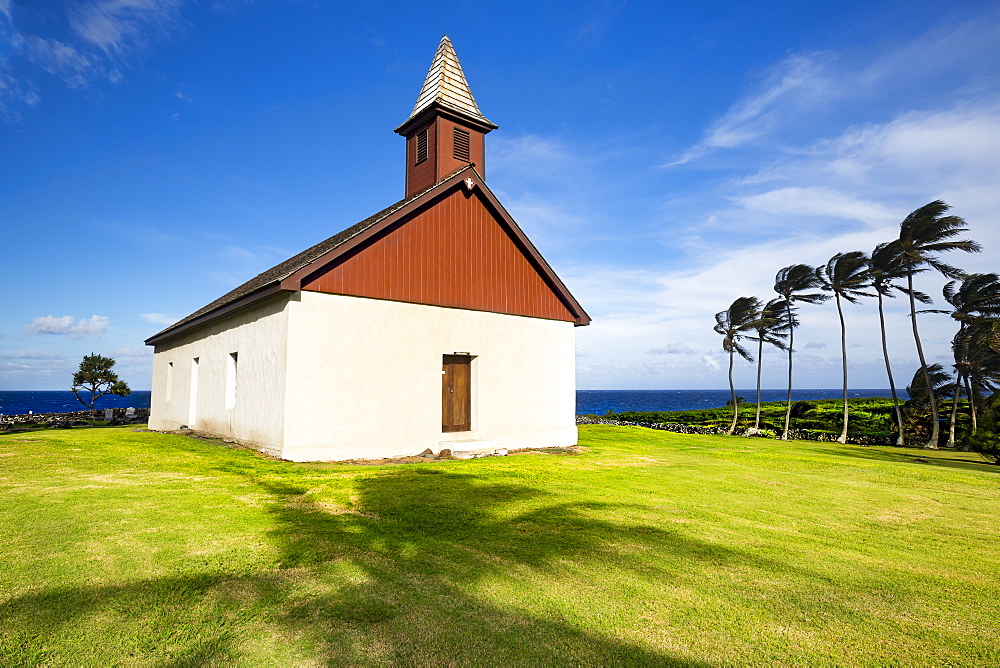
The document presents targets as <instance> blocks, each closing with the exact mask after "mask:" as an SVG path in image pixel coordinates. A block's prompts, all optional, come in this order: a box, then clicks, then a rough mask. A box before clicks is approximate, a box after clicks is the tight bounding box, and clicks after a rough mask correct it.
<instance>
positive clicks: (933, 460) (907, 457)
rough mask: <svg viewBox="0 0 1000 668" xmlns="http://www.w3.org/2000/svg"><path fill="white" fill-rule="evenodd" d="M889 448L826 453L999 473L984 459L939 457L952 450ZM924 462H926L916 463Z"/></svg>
mask: <svg viewBox="0 0 1000 668" xmlns="http://www.w3.org/2000/svg"><path fill="white" fill-rule="evenodd" d="M889 448H890V446H880V447H870V448H863V447H860V446H846V447H845V446H840V447H836V448H833V447H830V448H826V451H827V452H828V453H830V454H831V455H834V456H836V457H855V458H857V459H869V460H874V461H883V462H901V463H912V464H914V465H915V466H940V467H942V468H950V469H960V470H963V471H976V472H978V473H1000V466H997V465H996V464H992V463H990V462H988V461H986V460H985V459H982V460H981V461H976V460H975V459H965V458H961V457H947V456H941V455H947V454H951V453H953V452H954V451H953V450H921V449H918V448H891V449H889ZM968 454H969V456H971V457H978V456H979V455H976V454H975V453H968ZM918 460H926V461H918Z"/></svg>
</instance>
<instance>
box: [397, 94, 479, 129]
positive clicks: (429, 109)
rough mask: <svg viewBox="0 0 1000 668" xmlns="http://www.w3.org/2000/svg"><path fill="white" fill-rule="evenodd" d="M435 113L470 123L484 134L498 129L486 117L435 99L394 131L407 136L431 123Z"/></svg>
mask: <svg viewBox="0 0 1000 668" xmlns="http://www.w3.org/2000/svg"><path fill="white" fill-rule="evenodd" d="M435 115H436V116H440V117H442V118H447V119H448V120H449V121H454V122H456V123H462V124H463V125H468V126H469V127H472V128H474V129H476V130H479V131H480V132H482V133H483V134H486V133H487V132H491V131H493V130H496V129H497V126H496V125H494V124H493V123H491V122H489V121H487V120H486V119H485V118H481V117H480V118H476V117H475V116H470V115H469V114H467V113H465V112H464V111H461V110H459V109H455V108H453V107H450V106H448V105H445V104H442V103H441V102H439V101H437V100H435V101H434V102H432V103H430V104H429V105H428V106H426V107H424V108H423V109H422V110H421V111H420V112H419V113H417V114H415V115H413V116H410V117H409V118H407V119H406V122H404V123H403V124H402V125H400V126H399V127H398V128H396V129H395V131H394V132H396V134H400V135H403V136H404V137H405V136H407V135H409V134H410V133H412V132H413V130H415V129H416V128H418V127H420V126H421V125H425V124H427V123H429V122H430V121H431V119H432V118H433V117H434V116H435Z"/></svg>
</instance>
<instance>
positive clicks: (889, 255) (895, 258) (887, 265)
mask: <svg viewBox="0 0 1000 668" xmlns="http://www.w3.org/2000/svg"><path fill="white" fill-rule="evenodd" d="M916 271H917V272H920V271H923V270H922V269H917V270H916ZM868 272H869V274H870V275H871V279H872V288H874V290H875V294H876V296H877V297H878V323H879V331H880V332H881V334H882V358H883V359H884V360H885V373H886V375H887V376H888V377H889V391H890V392H891V393H892V405H893V410H894V411H895V413H896V426H897V427H898V429H899V435H898V436H897V438H896V445H898V446H904V445H906V437H905V434H904V429H903V409H902V408H901V407H900V405H899V397H898V396H897V394H896V382H895V380H894V379H893V377H892V366H891V365H890V364H889V343H888V339H887V338H886V335H885V310H884V308H883V301H884V298H885V297H889V298H894V297H895V295H894V294H893V291H898V292H902V293H904V294H906V288H904V287H903V286H901V285H898V284H897V283H895V281H897V280H901V279H903V278H906V268H905V267H904V266H903V265H902V263H901V262H900V251H899V242H886V243H881V244H879V245H878V246H876V247H875V250H874V251H872V256H871V258H870V259H869V261H868ZM914 298H915V299H917V300H918V301H920V302H921V303H924V304H929V303H930V302H931V298H930V297H928V296H927V295H925V294H924V293H923V292H915V293H914Z"/></svg>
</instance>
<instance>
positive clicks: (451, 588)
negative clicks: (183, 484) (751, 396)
mask: <svg viewBox="0 0 1000 668" xmlns="http://www.w3.org/2000/svg"><path fill="white" fill-rule="evenodd" d="M314 481H315V479H313V482H314ZM255 482H256V484H257V485H259V486H260V487H261V488H262V489H264V490H266V491H267V492H268V493H269V494H270V495H272V498H273V499H274V502H273V503H272V504H271V505H270V508H269V511H270V512H271V513H272V515H273V516H274V518H275V526H274V528H273V530H272V532H271V537H272V539H273V541H274V542H275V543H276V545H277V546H278V548H279V555H280V556H279V559H278V563H277V565H276V567H274V568H272V569H270V570H263V569H262V570H259V571H254V572H251V573H232V572H225V571H224V570H221V569H216V570H215V571H213V572H209V573H203V574H185V575H174V576H165V577H159V578H153V579H146V580H139V581H136V582H134V583H129V584H121V585H117V584H116V585H105V586H101V585H95V586H71V587H48V588H44V589H41V590H37V591H33V592H31V593H27V594H24V595H22V596H19V597H17V598H13V599H10V600H8V601H7V602H5V603H3V604H0V629H5V630H3V631H0V649H2V650H3V651H4V652H5V653H6V656H7V659H6V660H8V661H10V662H11V664H12V665H18V664H22V665H28V664H36V663H46V662H56V663H59V662H62V661H65V660H66V658H65V657H62V656H60V654H59V653H58V650H52V649H49V648H51V647H53V646H55V647H58V646H59V640H58V639H59V638H67V637H68V638H71V639H72V638H73V637H77V638H79V635H80V634H81V633H88V631H87V629H90V631H89V633H94V634H96V636H97V637H93V638H91V639H90V640H91V642H99V643H100V644H101V648H102V649H101V651H102V652H106V653H107V654H108V655H110V656H120V657H122V660H125V661H127V660H128V657H132V658H133V659H134V658H142V660H143V662H149V661H151V660H152V661H155V662H157V663H162V664H164V665H177V666H181V665H203V664H206V663H230V662H238V661H240V660H247V659H250V658H251V657H246V656H244V654H245V652H246V651H247V650H246V647H245V644H246V642H247V637H248V636H249V637H253V636H254V634H255V633H258V634H259V633H263V632H262V631H260V629H261V627H264V626H266V627H268V628H271V629H272V630H274V631H277V632H278V633H279V635H280V637H281V638H288V639H294V641H293V642H292V641H289V642H291V645H289V646H290V647H292V649H291V650H289V651H290V652H291V653H292V654H293V655H296V656H297V661H298V662H301V660H306V661H313V660H316V659H318V660H319V661H320V662H323V663H330V664H360V663H372V662H391V663H406V664H415V663H419V664H447V665H456V664H459V665H461V664H510V665H524V664H532V665H535V664H539V665H541V664H576V665H579V664H585V665H597V664H602V665H607V664H613V665H692V662H691V661H688V660H682V659H680V658H678V657H675V656H671V655H668V654H665V653H662V652H658V651H655V650H652V649H650V648H648V647H646V646H643V645H640V644H637V643H635V642H628V641H623V640H620V639H617V638H615V637H614V636H615V635H616V632H617V631H618V629H616V628H614V626H613V622H612V621H611V620H604V619H601V618H597V619H596V620H595V619H594V618H593V617H591V618H590V621H581V620H580V619H578V618H577V619H573V620H570V619H567V618H566V617H565V615H566V613H569V614H571V615H575V614H577V613H581V614H582V613H585V612H586V608H587V607H588V606H587V605H586V594H583V593H581V594H580V599H581V600H580V602H579V603H577V604H576V607H575V608H574V606H573V605H572V604H570V605H569V606H567V605H564V604H562V603H560V602H559V601H558V600H557V601H554V602H552V603H551V604H545V603H544V601H542V602H540V598H541V597H544V595H545V591H546V586H545V585H546V584H548V580H549V579H550V578H551V579H552V581H553V582H555V583H556V586H557V588H558V587H565V586H566V582H567V581H569V582H571V583H572V585H573V586H581V587H586V586H588V584H589V583H587V582H583V581H580V580H577V579H574V578H573V576H568V575H567V574H566V573H565V570H564V569H565V564H566V563H567V562H581V561H586V562H588V563H605V564H608V569H609V570H611V571H614V570H627V569H632V570H633V571H635V572H638V573H640V574H648V575H650V576H655V577H658V578H664V579H669V578H670V576H671V573H669V572H664V571H663V567H662V566H655V567H654V566H653V565H651V563H650V562H649V561H647V560H643V559H640V558H638V557H635V556H632V555H634V554H635V553H637V552H639V553H641V552H642V551H644V550H645V551H649V550H655V551H656V554H658V555H666V556H669V557H673V558H676V559H677V560H679V561H688V562H690V561H692V560H697V561H702V562H704V561H711V562H717V563H719V564H725V563H727V562H730V561H737V560H739V561H743V562H745V561H746V559H747V558H748V556H747V555H745V554H738V553H735V552H733V551H731V550H726V549H721V548H718V547H715V546H712V545H710V544H707V543H702V542H698V541H695V540H691V539H689V538H685V537H683V536H681V535H679V534H674V533H671V532H667V531H663V530H660V529H657V528H653V527H647V526H640V525H629V524H624V523H616V522H613V521H609V520H608V519H606V518H607V517H610V516H613V513H612V512H609V511H613V510H615V509H616V508H624V506H616V505H614V504H598V503H567V502H560V501H558V499H554V498H552V497H551V496H550V495H549V494H547V493H546V492H543V491H541V490H538V489H536V488H533V487H531V486H528V485H524V484H513V483H511V484H497V483H495V482H488V481H486V480H484V479H483V478H481V477H479V476H477V475H474V474H468V473H458V472H449V471H447V470H444V471H442V470H441V469H423V468H418V467H413V468H409V467H407V468H401V469H399V470H390V471H387V472H380V473H379V474H376V475H371V476H368V477H363V478H360V479H358V480H356V481H355V487H354V491H355V494H356V497H355V502H354V504H353V507H352V508H333V509H331V508H329V507H324V506H323V505H321V504H315V503H311V502H310V501H309V500H308V493H307V486H306V485H304V484H303V485H296V484H281V483H273V482H271V483H268V482H261V481H255ZM655 561H657V562H658V563H660V564H662V563H665V562H663V561H662V560H659V559H658V560H655ZM678 568H680V566H678ZM487 581H488V582H489V583H491V584H492V585H493V586H500V587H503V586H504V585H506V584H508V582H509V583H511V584H512V585H513V586H512V587H511V591H514V592H515V594H514V595H513V598H509V597H505V596H503V595H497V596H496V597H495V599H494V600H491V599H490V596H489V595H484V594H480V593H477V592H478V589H477V586H476V585H478V584H483V583H485V582H487ZM497 583H500V584H499V585H498V584H497ZM536 585H538V586H536ZM605 586H606V585H605ZM488 589H489V588H488V587H487V590H488ZM597 591H598V592H600V591H601V590H599V589H598V590H597ZM597 595H601V594H600V593H598V594H597ZM518 596H521V597H527V598H530V599H531V600H521V599H518ZM555 598H557V599H562V598H564V595H563V594H560V595H558V596H556V597H555ZM497 601H499V602H497ZM581 608H583V610H582V612H581ZM95 620H99V621H97V622H95ZM95 624H97V626H94V625H95ZM102 624H103V626H102ZM602 624H603V625H604V626H603V627H601V625H602ZM81 629H82V630H81ZM630 630H631V631H633V632H634V631H635V630H636V629H635V628H631V629H630ZM263 634H264V635H266V633H263ZM106 636H108V637H106ZM4 642H5V643H6V644H7V646H6V647H3V643H4ZM281 642H285V641H284V640H282V641H281ZM296 653H297V654H296ZM286 659H287V657H286ZM252 660H257V661H259V660H260V659H259V657H258V658H256V659H252ZM275 662H279V661H277V660H276V661H275Z"/></svg>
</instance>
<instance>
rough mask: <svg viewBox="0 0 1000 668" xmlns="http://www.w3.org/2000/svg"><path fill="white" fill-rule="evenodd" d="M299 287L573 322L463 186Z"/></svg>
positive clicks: (503, 232) (508, 237) (551, 291)
mask: <svg viewBox="0 0 1000 668" xmlns="http://www.w3.org/2000/svg"><path fill="white" fill-rule="evenodd" d="M302 289H303V290H315V291H318V292H328V293H332V294H343V295H355V296H358V297H373V298H376V299H392V300H395V301H404V302H413V303H417V304H431V305H435V306H451V307H457V308H467V309H473V310H477V311H492V312H496V313H509V314H512V315H526V316H532V317H536V318H547V319H551V320H567V321H573V320H574V316H573V314H572V312H571V311H570V310H569V309H568V308H567V307H566V306H565V304H563V302H562V301H561V300H560V299H559V297H558V296H557V295H556V293H555V292H554V291H553V290H552V288H551V287H550V286H549V285H548V284H547V283H546V282H545V279H544V278H543V277H542V275H541V274H539V272H538V271H536V269H535V267H534V266H533V265H532V263H531V261H530V260H529V259H528V258H527V257H526V256H525V254H524V253H522V252H521V250H520V249H519V248H518V246H517V244H515V242H514V240H513V239H512V238H511V236H510V235H509V234H508V233H507V231H506V230H505V229H504V228H503V227H502V226H501V225H500V223H499V222H497V220H496V219H495V218H494V217H493V214H492V213H491V212H490V210H489V209H487V208H486V206H484V205H483V203H482V201H481V200H480V199H479V197H478V196H477V195H476V194H475V193H472V194H469V193H467V192H465V191H464V190H462V189H459V190H455V191H453V192H452V193H451V194H449V195H447V196H445V197H444V198H443V199H441V200H439V201H438V202H436V203H435V204H434V205H432V206H430V207H429V208H428V209H426V210H424V211H423V212H420V213H418V214H416V215H415V216H414V217H412V218H410V219H408V220H404V221H403V222H401V223H400V224H397V225H395V226H392V227H389V228H387V229H386V230H384V231H383V232H382V233H381V234H380V235H378V236H376V237H374V238H373V239H371V240H370V241H369V242H368V243H367V244H365V245H364V246H363V247H361V248H358V249H355V250H354V251H352V252H349V253H347V254H345V255H344V256H341V257H340V258H338V260H337V261H336V263H335V264H334V265H333V266H332V267H328V268H325V269H324V270H323V272H322V273H320V274H317V275H314V276H311V277H310V278H309V279H308V280H306V281H305V282H303V284H302Z"/></svg>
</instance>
